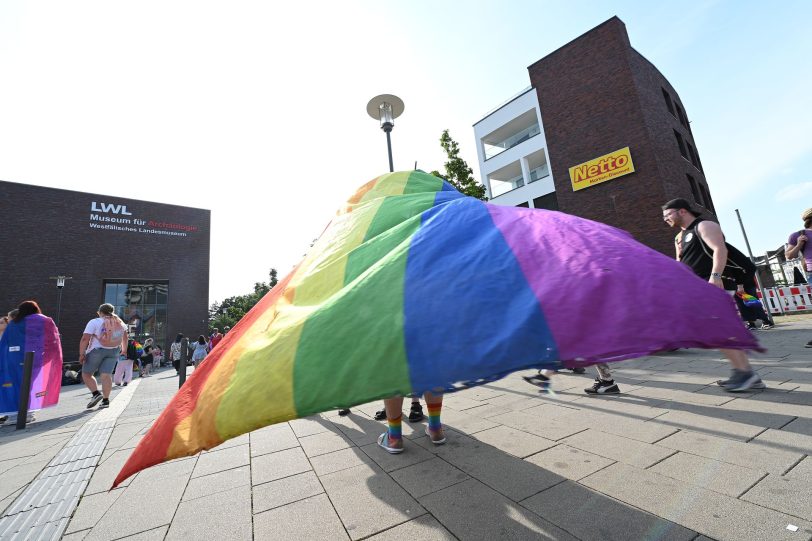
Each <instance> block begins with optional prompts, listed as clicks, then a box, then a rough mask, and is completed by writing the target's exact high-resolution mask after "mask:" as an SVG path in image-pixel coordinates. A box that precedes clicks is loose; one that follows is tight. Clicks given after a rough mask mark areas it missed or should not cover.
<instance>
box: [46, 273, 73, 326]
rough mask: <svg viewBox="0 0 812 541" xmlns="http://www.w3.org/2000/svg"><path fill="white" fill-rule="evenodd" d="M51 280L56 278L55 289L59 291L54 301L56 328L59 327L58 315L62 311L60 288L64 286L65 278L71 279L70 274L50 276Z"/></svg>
mask: <svg viewBox="0 0 812 541" xmlns="http://www.w3.org/2000/svg"><path fill="white" fill-rule="evenodd" d="M49 278H50V279H51V280H56V289H57V291H59V296H58V297H57V301H56V328H57V329H58V328H59V315H60V314H61V313H62V288H64V287H65V280H72V279H73V278H72V277H71V276H62V275H60V276H50V277H49Z"/></svg>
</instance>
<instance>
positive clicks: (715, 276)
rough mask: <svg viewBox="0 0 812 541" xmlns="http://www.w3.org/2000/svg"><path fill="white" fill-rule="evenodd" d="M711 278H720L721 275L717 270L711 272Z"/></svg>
mask: <svg viewBox="0 0 812 541" xmlns="http://www.w3.org/2000/svg"><path fill="white" fill-rule="evenodd" d="M711 278H720V279H721V278H722V275H721V274H720V273H718V272H712V273H711Z"/></svg>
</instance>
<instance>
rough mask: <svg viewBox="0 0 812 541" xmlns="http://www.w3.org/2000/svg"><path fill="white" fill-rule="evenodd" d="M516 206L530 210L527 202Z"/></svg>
mask: <svg viewBox="0 0 812 541" xmlns="http://www.w3.org/2000/svg"><path fill="white" fill-rule="evenodd" d="M516 206H517V207H522V208H530V205H528V204H527V201H525V202H524V203H519V204H518V205H516Z"/></svg>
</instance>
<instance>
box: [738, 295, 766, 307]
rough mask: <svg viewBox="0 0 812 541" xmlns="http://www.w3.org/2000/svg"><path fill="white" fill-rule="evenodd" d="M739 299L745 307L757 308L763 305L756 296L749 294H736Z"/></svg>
mask: <svg viewBox="0 0 812 541" xmlns="http://www.w3.org/2000/svg"><path fill="white" fill-rule="evenodd" d="M736 295H738V296H739V298H740V299H741V300H742V302H743V303H744V305H745V306H756V305H761V301H760V300H758V299H757V298H755V297H754V296H752V295H750V294H749V293H736Z"/></svg>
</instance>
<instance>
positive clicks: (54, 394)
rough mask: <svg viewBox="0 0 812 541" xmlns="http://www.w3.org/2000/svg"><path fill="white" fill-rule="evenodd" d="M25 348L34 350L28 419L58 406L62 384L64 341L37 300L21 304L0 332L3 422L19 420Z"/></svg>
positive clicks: (1, 413) (0, 408)
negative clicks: (43, 409) (60, 338)
mask: <svg viewBox="0 0 812 541" xmlns="http://www.w3.org/2000/svg"><path fill="white" fill-rule="evenodd" d="M26 352H33V353H34V365H33V369H32V372H31V390H30V397H29V400H28V415H27V418H26V422H31V421H33V420H34V414H33V412H35V411H38V410H41V409H42V408H47V407H50V406H55V405H56V404H57V403H58V402H59V391H60V390H61V388H62V344H61V342H60V340H59V331H58V330H57V328H56V325H55V324H54V321H53V320H52V319H51V318H49V317H48V316H44V315H42V310H40V308H39V306H38V305H37V303H36V302H34V301H25V302H23V303H21V304H20V306H19V307H18V308H17V310H16V314H14V316H13V319H12V320H11V321H9V323H8V327H6V330H5V332H4V333H3V335H2V336H0V424H2V423H6V422H14V421H16V417H17V413H18V409H19V404H20V393H21V392H24V390H23V389H22V381H23V366H24V359H25V354H26Z"/></svg>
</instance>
